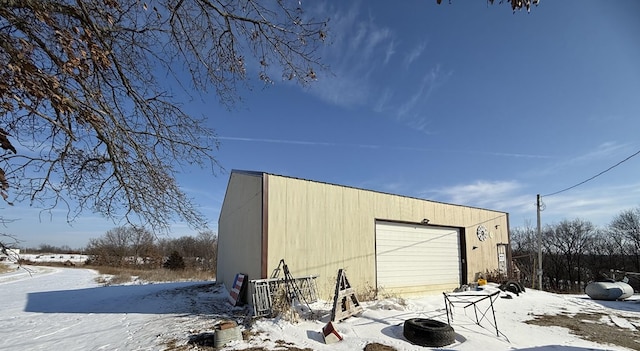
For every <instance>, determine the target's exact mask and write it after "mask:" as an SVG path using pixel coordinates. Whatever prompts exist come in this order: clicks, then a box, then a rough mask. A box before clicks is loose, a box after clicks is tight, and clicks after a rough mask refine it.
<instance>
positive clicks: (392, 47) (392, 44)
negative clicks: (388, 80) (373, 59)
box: [382, 40, 396, 66]
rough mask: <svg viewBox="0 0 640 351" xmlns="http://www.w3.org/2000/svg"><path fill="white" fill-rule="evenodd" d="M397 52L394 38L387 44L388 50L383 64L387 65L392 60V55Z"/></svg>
mask: <svg viewBox="0 0 640 351" xmlns="http://www.w3.org/2000/svg"><path fill="white" fill-rule="evenodd" d="M395 53H396V48H395V42H394V41H393V40H392V41H390V42H389V44H388V45H387V51H385V53H384V61H383V63H382V64H383V65H385V66H386V65H387V63H389V61H390V60H391V57H392V56H393V55H394V54H395Z"/></svg>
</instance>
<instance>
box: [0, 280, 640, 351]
mask: <svg viewBox="0 0 640 351" xmlns="http://www.w3.org/2000/svg"><path fill="white" fill-rule="evenodd" d="M32 269H34V273H33V274H32V275H29V274H28V273H26V272H25V271H24V270H18V271H14V272H11V273H7V274H3V275H0V297H1V299H2V300H1V301H2V303H1V311H2V313H0V349H1V350H167V349H172V350H191V349H193V350H196V349H200V350H202V349H203V348H202V347H198V346H196V345H188V344H187V342H188V341H189V340H190V337H193V336H196V335H198V334H200V333H205V332H209V331H212V329H213V327H214V325H215V324H216V322H218V321H219V320H221V319H223V318H227V319H234V320H236V321H238V322H240V323H242V321H243V313H245V310H244V309H242V308H231V307H230V306H229V305H228V304H226V298H227V293H226V291H225V290H224V289H222V288H221V287H220V286H218V285H215V284H214V283H212V282H180V283H152V284H135V283H134V284H131V285H121V286H107V287H105V286H101V285H99V284H98V283H96V281H95V278H96V277H97V273H96V272H95V271H92V270H86V269H65V268H48V267H32ZM506 295H508V293H501V294H500V296H506ZM509 295H510V294H509ZM512 297H513V298H511V299H507V298H498V299H497V300H496V301H495V306H494V307H495V312H496V318H497V326H498V330H499V331H500V336H497V335H496V329H495V328H494V327H493V326H492V325H491V324H488V323H487V320H485V321H483V322H482V323H481V325H480V326H478V325H476V324H475V323H474V320H473V308H468V309H464V308H462V307H457V308H456V309H455V311H454V321H453V323H452V326H453V328H454V329H455V332H456V341H455V343H454V344H452V345H450V346H447V347H445V348H444V349H447V350H469V351H470V350H473V351H477V350H536V351H547V350H561V351H586V350H628V349H636V350H638V349H640V343H638V342H640V335H639V332H638V330H637V328H640V296H637V295H636V296H633V297H632V298H631V299H629V300H627V301H613V302H612V301H599V302H598V301H593V300H590V299H589V298H588V297H587V296H586V295H571V296H568V295H556V294H550V293H545V292H539V291H535V290H530V289H529V290H527V292H526V293H524V294H520V296H515V295H513V296H512ZM363 305H364V306H365V311H364V312H363V313H362V314H361V315H359V316H357V317H351V318H349V319H347V320H346V321H344V322H342V323H338V324H336V327H337V329H338V332H339V333H340V334H341V335H342V336H343V337H344V340H343V341H341V342H339V343H336V344H331V345H325V344H324V342H323V339H322V335H321V334H320V331H321V329H322V327H323V326H324V324H325V323H326V322H327V321H328V316H327V315H328V313H329V311H330V310H331V307H332V306H331V305H330V304H328V303H316V304H314V305H312V306H311V307H312V308H313V310H314V311H324V314H325V316H324V317H323V318H321V320H316V321H301V322H299V323H295V324H293V323H290V322H287V321H284V320H279V319H260V320H257V321H255V322H254V323H253V326H252V327H251V329H252V333H251V334H252V335H253V336H252V338H251V340H249V341H234V342H233V343H232V344H230V345H228V346H227V347H226V348H224V350H240V349H246V348H249V347H257V346H263V347H266V348H268V349H274V348H275V347H276V345H282V344H288V345H295V346H296V347H299V348H309V349H312V350H338V351H342V350H344V351H347V350H349V351H350V350H362V349H363V348H364V346H365V345H367V344H369V343H372V342H377V343H380V344H385V345H389V346H392V347H394V348H395V349H397V350H400V351H410V350H424V349H425V348H423V347H419V346H415V345H412V344H410V343H409V342H407V341H406V340H405V339H404V337H403V336H402V323H403V322H404V321H405V320H406V319H409V318H413V317H420V318H435V319H439V320H443V321H446V314H445V309H444V307H445V305H444V299H443V296H442V295H436V296H431V297H426V298H420V299H410V300H406V301H404V302H402V301H397V300H394V299H387V300H382V301H377V302H371V303H363ZM479 307H480V308H483V307H488V305H487V306H484V305H481V306H479ZM543 314H556V315H561V316H577V317H576V319H575V321H576V322H577V324H578V325H584V326H591V325H596V324H598V325H600V324H604V325H605V326H606V327H605V329H604V332H605V333H606V331H607V330H611V331H614V330H615V331H618V333H620V332H621V334H618V335H622V338H624V337H628V338H629V339H628V340H627V341H630V344H631V345H637V346H635V347H632V348H623V347H620V346H615V345H611V344H606V343H604V342H597V343H596V342H593V341H586V340H583V339H581V338H580V337H578V336H575V335H573V334H571V333H570V332H569V330H568V329H566V328H560V327H556V326H540V325H532V324H527V323H524V321H526V320H531V319H533V318H534V317H536V316H540V315H543ZM586 315H589V316H595V317H596V318H595V319H592V318H585V317H584V316H586ZM487 316H488V317H489V320H490V321H493V317H492V315H491V312H489V314H488V315H487ZM607 328H608V329H607ZM603 339H604V338H603ZM634 340H638V342H635V343H634ZM279 349H280V350H282V349H283V348H282V347H280V348H279Z"/></svg>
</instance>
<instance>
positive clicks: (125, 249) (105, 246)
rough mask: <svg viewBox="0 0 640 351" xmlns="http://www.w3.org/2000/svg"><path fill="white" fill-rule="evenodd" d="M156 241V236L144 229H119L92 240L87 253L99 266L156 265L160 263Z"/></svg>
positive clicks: (130, 227) (129, 227) (127, 227)
mask: <svg viewBox="0 0 640 351" xmlns="http://www.w3.org/2000/svg"><path fill="white" fill-rule="evenodd" d="M154 241H155V236H154V235H153V234H152V233H151V232H149V231H147V230H145V229H143V228H138V227H132V226H126V227H117V228H113V229H111V230H109V231H107V232H106V233H105V234H104V235H103V236H101V237H99V238H92V239H90V240H89V244H88V245H87V250H86V252H87V254H89V255H91V260H92V262H93V263H94V264H97V265H107V266H115V267H122V266H129V265H133V266H140V265H149V264H151V265H154V264H159V263H160V260H159V259H158V257H156V256H157V253H158V251H157V249H156V246H155V242H154ZM156 261H157V262H156Z"/></svg>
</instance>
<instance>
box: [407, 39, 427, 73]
mask: <svg viewBox="0 0 640 351" xmlns="http://www.w3.org/2000/svg"><path fill="white" fill-rule="evenodd" d="M426 47H427V44H425V43H420V44H418V45H417V46H415V47H414V48H413V50H411V51H410V52H409V53H407V55H406V56H405V58H404V66H405V68H409V66H411V64H412V63H413V62H414V61H415V60H417V59H418V58H419V57H420V56H421V55H422V53H423V52H424V49H425V48H426Z"/></svg>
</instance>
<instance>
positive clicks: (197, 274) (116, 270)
mask: <svg viewBox="0 0 640 351" xmlns="http://www.w3.org/2000/svg"><path fill="white" fill-rule="evenodd" d="M91 268H93V269H95V270H97V271H98V273H100V274H101V276H99V277H98V278H96V281H97V282H98V283H100V284H104V285H114V284H116V285H117V284H124V283H128V282H131V281H133V280H136V279H138V280H143V281H148V282H178V281H194V280H197V281H200V280H213V279H215V276H214V275H213V274H212V272H207V271H201V270H196V269H183V270H170V269H165V268H158V269H133V268H121V267H107V266H98V267H91Z"/></svg>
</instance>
